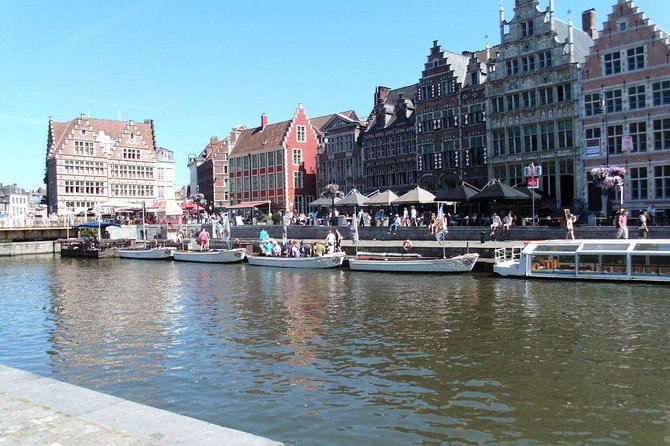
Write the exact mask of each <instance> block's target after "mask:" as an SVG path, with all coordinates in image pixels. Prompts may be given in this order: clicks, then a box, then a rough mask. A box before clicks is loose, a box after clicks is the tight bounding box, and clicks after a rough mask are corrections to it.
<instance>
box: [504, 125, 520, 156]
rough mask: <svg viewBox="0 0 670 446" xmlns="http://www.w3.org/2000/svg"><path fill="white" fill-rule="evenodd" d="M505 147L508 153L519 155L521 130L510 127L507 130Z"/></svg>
mask: <svg viewBox="0 0 670 446" xmlns="http://www.w3.org/2000/svg"><path fill="white" fill-rule="evenodd" d="M507 147H508V149H509V153H510V154H513V153H521V128H520V127H511V128H508V129H507Z"/></svg>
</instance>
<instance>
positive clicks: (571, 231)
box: [565, 212, 577, 240]
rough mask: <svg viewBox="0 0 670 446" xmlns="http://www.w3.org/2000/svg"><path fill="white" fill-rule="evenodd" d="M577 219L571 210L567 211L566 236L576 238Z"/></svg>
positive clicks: (571, 238)
mask: <svg viewBox="0 0 670 446" xmlns="http://www.w3.org/2000/svg"><path fill="white" fill-rule="evenodd" d="M576 220H577V217H575V216H574V215H573V214H572V213H571V212H569V213H566V216H565V238H566V240H567V239H570V240H574V239H575V221H576Z"/></svg>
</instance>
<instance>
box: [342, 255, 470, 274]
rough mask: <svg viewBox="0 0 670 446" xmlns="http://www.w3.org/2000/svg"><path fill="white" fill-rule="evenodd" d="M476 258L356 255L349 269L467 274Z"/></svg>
mask: <svg viewBox="0 0 670 446" xmlns="http://www.w3.org/2000/svg"><path fill="white" fill-rule="evenodd" d="M478 258H479V254H476V253H471V254H463V255H460V256H455V257H449V258H439V257H422V256H420V255H411V254H410V255H407V254H395V255H393V254H375V253H358V255H357V256H356V257H351V258H350V259H349V269H351V270H352V271H375V272H389V273H467V272H470V271H472V268H474V266H475V263H477V259H478Z"/></svg>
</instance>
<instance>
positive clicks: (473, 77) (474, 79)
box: [470, 71, 479, 85]
mask: <svg viewBox="0 0 670 446" xmlns="http://www.w3.org/2000/svg"><path fill="white" fill-rule="evenodd" d="M478 84H479V73H478V72H476V71H474V72H472V73H470V85H478Z"/></svg>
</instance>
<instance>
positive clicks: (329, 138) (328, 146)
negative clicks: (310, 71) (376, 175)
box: [311, 110, 367, 193]
mask: <svg viewBox="0 0 670 446" xmlns="http://www.w3.org/2000/svg"><path fill="white" fill-rule="evenodd" d="M324 118H327V119H324ZM322 121H325V122H323V123H322ZM311 122H312V125H313V126H314V127H315V130H317V134H318V135H319V137H320V144H319V150H318V156H317V172H318V175H317V186H316V188H317V192H320V191H322V190H323V189H324V187H325V186H326V185H327V184H337V185H338V186H340V190H341V191H343V192H344V193H347V192H349V191H350V190H351V189H357V190H359V191H361V190H364V189H365V187H366V181H365V176H364V175H363V156H362V151H361V139H362V134H363V132H364V131H365V128H366V126H367V123H366V122H365V121H361V120H360V119H358V116H357V115H356V112H354V111H353V110H350V111H346V112H341V113H337V114H334V115H329V116H327V117H320V118H315V119H312V120H311Z"/></svg>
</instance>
